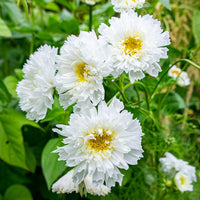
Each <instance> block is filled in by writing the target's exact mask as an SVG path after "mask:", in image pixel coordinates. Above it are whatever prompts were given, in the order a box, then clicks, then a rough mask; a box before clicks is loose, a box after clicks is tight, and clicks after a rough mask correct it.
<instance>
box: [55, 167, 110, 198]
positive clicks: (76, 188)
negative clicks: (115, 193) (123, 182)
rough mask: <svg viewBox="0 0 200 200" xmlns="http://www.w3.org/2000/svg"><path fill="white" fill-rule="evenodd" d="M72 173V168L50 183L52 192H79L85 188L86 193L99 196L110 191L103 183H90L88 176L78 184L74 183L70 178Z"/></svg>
mask: <svg viewBox="0 0 200 200" xmlns="http://www.w3.org/2000/svg"><path fill="white" fill-rule="evenodd" d="M73 173H74V169H72V170H70V171H69V172H68V173H67V174H65V175H64V176H63V177H61V178H60V179H59V180H58V181H56V183H54V184H53V185H52V192H57V193H58V194H59V193H72V192H76V193H78V192H80V193H81V192H82V190H83V189H85V192H86V193H89V194H92V195H99V196H105V195H107V194H108V193H109V192H110V188H109V187H107V186H105V185H99V186H94V185H93V184H92V179H91V177H89V176H86V178H85V179H84V180H83V182H82V183H81V184H80V185H78V184H76V183H74V182H73V179H72V176H73Z"/></svg>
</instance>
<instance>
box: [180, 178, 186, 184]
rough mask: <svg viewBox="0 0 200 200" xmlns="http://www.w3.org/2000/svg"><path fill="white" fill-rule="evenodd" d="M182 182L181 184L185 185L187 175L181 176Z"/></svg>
mask: <svg viewBox="0 0 200 200" xmlns="http://www.w3.org/2000/svg"><path fill="white" fill-rule="evenodd" d="M180 182H181V185H184V182H185V177H184V176H181V177H180Z"/></svg>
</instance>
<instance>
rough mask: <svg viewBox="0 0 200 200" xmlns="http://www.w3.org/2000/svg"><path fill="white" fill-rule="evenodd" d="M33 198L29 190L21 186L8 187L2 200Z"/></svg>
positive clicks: (30, 199) (26, 199)
mask: <svg viewBox="0 0 200 200" xmlns="http://www.w3.org/2000/svg"><path fill="white" fill-rule="evenodd" d="M32 199H33V197H32V195H31V192H30V191H29V189H28V188H27V187H25V186H23V185H17V184H16V185H12V186H10V187H9V188H8V189H7V190H6V192H5V195H4V200H32Z"/></svg>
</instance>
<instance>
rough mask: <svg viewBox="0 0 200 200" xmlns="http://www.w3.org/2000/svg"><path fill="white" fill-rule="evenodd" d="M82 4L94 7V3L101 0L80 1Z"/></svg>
mask: <svg viewBox="0 0 200 200" xmlns="http://www.w3.org/2000/svg"><path fill="white" fill-rule="evenodd" d="M81 1H82V2H84V3H86V4H89V5H94V4H96V3H98V2H99V1H101V0H81Z"/></svg>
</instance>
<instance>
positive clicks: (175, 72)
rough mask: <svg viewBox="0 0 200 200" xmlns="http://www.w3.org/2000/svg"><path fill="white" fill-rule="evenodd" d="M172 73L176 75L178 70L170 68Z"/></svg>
mask: <svg viewBox="0 0 200 200" xmlns="http://www.w3.org/2000/svg"><path fill="white" fill-rule="evenodd" d="M172 74H176V76H178V75H179V74H180V72H179V71H178V70H176V69H174V70H172Z"/></svg>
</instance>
